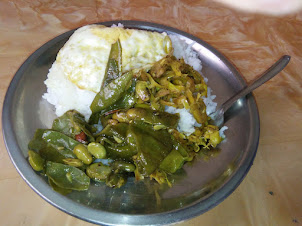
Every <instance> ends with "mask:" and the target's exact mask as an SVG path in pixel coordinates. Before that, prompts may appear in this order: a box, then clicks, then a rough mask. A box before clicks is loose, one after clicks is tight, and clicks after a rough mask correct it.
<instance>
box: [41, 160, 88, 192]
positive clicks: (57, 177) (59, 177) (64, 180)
mask: <svg viewBox="0 0 302 226" xmlns="http://www.w3.org/2000/svg"><path fill="white" fill-rule="evenodd" d="M46 175H47V176H48V177H49V178H50V179H51V180H52V181H53V182H54V183H55V184H56V185H57V186H59V187H61V188H64V189H72V190H77V191H83V190H87V189H88V187H89V184H90V178H89V177H88V176H87V175H86V174H85V173H84V172H83V171H82V170H80V169H78V168H76V167H73V166H68V165H64V164H60V163H55V162H47V163H46Z"/></svg>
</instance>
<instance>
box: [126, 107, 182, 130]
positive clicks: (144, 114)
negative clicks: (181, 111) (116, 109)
mask: <svg viewBox="0 0 302 226" xmlns="http://www.w3.org/2000/svg"><path fill="white" fill-rule="evenodd" d="M127 116H128V118H129V119H135V120H142V121H144V122H146V123H149V124H152V125H163V126H165V127H169V128H176V127H177V125H178V121H179V115H178V114H170V113H167V112H160V111H153V110H151V109H146V108H131V109H129V110H128V111H127Z"/></svg>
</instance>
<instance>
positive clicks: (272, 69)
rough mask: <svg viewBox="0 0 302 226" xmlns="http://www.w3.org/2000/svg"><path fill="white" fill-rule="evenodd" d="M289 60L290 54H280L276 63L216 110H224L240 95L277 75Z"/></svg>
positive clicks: (244, 94) (242, 95) (247, 92)
mask: <svg viewBox="0 0 302 226" xmlns="http://www.w3.org/2000/svg"><path fill="white" fill-rule="evenodd" d="M289 60H290V56H288V55H284V56H282V57H281V58H280V59H279V60H278V61H277V62H276V63H274V64H273V65H272V66H271V67H270V68H269V69H267V70H266V71H265V72H263V74H262V75H261V76H259V78H258V79H256V80H255V81H253V82H252V83H251V84H249V85H248V86H247V87H246V88H244V89H242V90H240V91H239V92H238V93H236V94H235V95H234V96H233V97H231V98H230V99H228V100H227V101H226V102H225V103H224V104H222V105H221V107H220V109H218V112H222V113H224V112H226V111H227V110H228V109H229V108H230V107H231V106H232V105H233V104H234V102H236V101H237V100H238V99H240V98H241V97H244V96H246V95H247V94H249V93H250V92H252V91H253V90H254V89H256V88H258V87H259V86H261V85H262V84H263V83H265V82H267V81H268V80H270V79H271V78H273V77H274V76H275V75H277V74H278V73H279V72H280V71H282V70H283V68H285V66H286V65H287V64H288V62H289Z"/></svg>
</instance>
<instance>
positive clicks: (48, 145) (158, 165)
mask: <svg viewBox="0 0 302 226" xmlns="http://www.w3.org/2000/svg"><path fill="white" fill-rule="evenodd" d="M121 54H122V52H121V47H120V42H119V41H118V42H116V43H115V44H113V45H112V48H111V52H110V56H109V60H108V65H107V69H106V78H105V79H104V84H103V86H102V88H101V91H100V92H99V93H98V94H97V95H96V96H95V98H94V100H93V102H92V104H91V106H90V109H91V111H92V115H91V117H90V120H89V122H86V121H85V119H84V116H83V115H81V114H80V113H78V112H76V111H74V110H70V111H68V112H66V113H65V114H64V115H63V116H61V117H59V118H57V119H55V120H54V122H53V125H52V128H51V129H38V130H37V131H36V133H35V135H34V138H33V139H32V140H31V141H30V142H29V145H28V148H29V151H28V155H29V158H28V160H29V163H30V165H31V166H32V168H33V169H34V170H36V171H41V172H42V173H44V174H45V175H47V177H48V180H49V184H50V185H51V186H52V188H53V189H54V190H55V191H57V192H60V193H61V194H64V195H65V194H68V193H69V192H71V191H72V190H78V191H82V190H87V189H88V188H89V184H90V181H91V180H94V181H97V182H100V183H106V185H107V186H109V187H112V188H119V187H121V186H122V185H124V184H125V183H126V182H127V178H128V177H132V176H135V178H136V180H142V179H144V178H150V179H154V180H156V181H157V182H158V183H160V184H162V183H167V184H168V185H169V186H171V182H170V181H169V176H170V175H171V174H173V173H175V172H176V171H177V170H179V169H180V168H182V166H183V165H184V164H185V163H186V162H190V161H192V160H193V159H194V157H195V156H196V154H197V153H198V152H200V151H204V150H207V151H211V149H212V148H215V147H216V146H217V145H218V144H219V143H220V142H221V140H222V138H221V137H220V136H219V129H218V128H217V127H216V126H213V125H209V117H208V116H207V114H206V106H205V104H204V102H203V99H202V97H205V96H206V95H207V85H206V83H205V82H204V80H203V78H202V76H201V75H200V74H199V73H198V72H196V71H195V70H194V69H193V68H192V67H191V66H189V65H187V64H186V63H185V62H184V61H183V60H182V59H181V60H177V59H176V58H175V57H173V56H170V55H169V56H166V57H165V58H163V59H161V60H160V61H158V62H156V63H155V64H154V65H153V66H152V68H151V69H150V70H148V71H145V70H141V71H129V72H127V73H125V74H121V65H122V64H121V59H122V57H121ZM166 106H172V107H175V108H185V109H187V110H188V111H189V112H190V113H191V114H192V115H193V117H194V118H195V120H196V122H197V123H199V124H201V126H200V127H196V128H195V132H194V133H192V134H190V135H188V134H185V133H181V132H179V131H178V130H177V126H178V123H179V118H180V116H179V115H178V114H170V113H167V112H165V107H166ZM100 125H101V126H102V128H103V129H102V130H99V129H98V128H100ZM105 159H106V161H104V160H105Z"/></svg>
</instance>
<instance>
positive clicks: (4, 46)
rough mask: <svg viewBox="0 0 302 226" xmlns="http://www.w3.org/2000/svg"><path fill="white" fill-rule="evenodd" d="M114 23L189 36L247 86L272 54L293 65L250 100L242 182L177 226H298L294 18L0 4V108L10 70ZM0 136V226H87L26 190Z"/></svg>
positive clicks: (184, 5) (299, 128)
mask: <svg viewBox="0 0 302 226" xmlns="http://www.w3.org/2000/svg"><path fill="white" fill-rule="evenodd" d="M121 19H123V20H143V21H150V22H155V23H160V24H164V25H168V26H171V27H175V28H178V29H180V30H183V31H185V32H188V33H190V34H192V35H195V36H196V37H199V38H200V39H203V40H205V41H206V42H208V43H209V44H211V45H212V46H214V47H215V48H216V49H218V50H219V51H221V52H222V53H223V54H224V55H225V56H226V57H228V58H229V59H230V60H231V62H232V63H233V64H234V65H236V67H237V68H238V70H239V71H240V72H241V73H242V74H243V76H244V78H245V79H246V80H247V81H251V80H253V79H254V78H255V77H256V76H257V75H259V74H260V73H261V72H262V71H264V70H265V69H267V67H268V66H270V65H271V64H272V63H273V62H274V61H276V60H277V59H278V58H279V57H280V56H282V55H284V54H288V55H290V56H291V57H292V59H291V62H290V63H289V65H288V66H287V67H286V69H285V70H284V71H283V72H282V73H280V74H279V75H278V76H276V77H275V78H273V79H272V80H271V81H269V82H268V83H267V84H265V85H264V86H262V87H260V88H258V89H257V90H256V91H255V92H254V96H255V98H256V101H257V104H258V108H259V114H260V124H261V125H260V128H261V134H260V143H259V148H258V153H257V156H256V158H255V161H254V165H253V166H252V168H251V170H250V171H249V173H248V175H247V176H246V178H245V179H244V181H243V182H242V183H241V184H240V186H239V187H238V188H237V189H236V190H235V192H233V193H232V194H231V195H230V196H229V197H228V198H227V199H226V200H225V201H223V202H222V203H221V204H219V205H218V206H217V207H215V208H213V209H212V210H210V211H208V212H207V213H205V214H203V215H201V216H198V217H196V218H194V219H190V220H188V221H185V222H182V223H180V224H179V225H181V226H187V225H240V226H241V225H302V13H298V14H292V15H288V16H282V17H273V16H264V15H257V14H249V13H243V12H239V11H236V10H233V9H229V8H226V7H224V6H223V5H221V4H218V3H213V2H212V1H210V0H208V1H207V0H206V1H202V0H199V1H197V0H191V1H187V0H175V1H172V0H164V1H160V0H124V1H123V0H120V1H119V0H111V1H109V0H108V1H106V0H100V1H94V0H85V1H80V0H70V1H54V0H48V1H46V0H45V1H44V0H43V1H30V0H28V1H21V0H13V1H4V0H1V1H0V65H1V66H0V101H1V106H2V104H3V100H4V96H5V93H6V89H7V87H8V86H9V83H10V81H11V79H12V78H13V76H14V74H15V72H16V71H17V69H18V68H19V67H20V66H21V64H22V63H23V61H24V60H25V59H26V58H27V57H28V56H29V55H30V54H31V53H33V52H34V51H35V50H36V49H37V48H38V47H40V46H41V45H42V44H44V43H45V42H47V41H48V40H50V39H52V38H54V37H56V36H57V35H59V34H61V33H63V32H65V31H68V30H70V29H73V28H76V27H79V26H83V25H86V24H89V23H95V22H102V21H109V20H121ZM0 133H1V140H0V225H92V224H89V223H86V222H84V221H82V220H79V219H76V218H74V217H72V216H69V215H67V214H65V213H63V212H61V211H60V210H58V209H56V208H55V207H53V206H52V205H50V204H48V203H47V202H46V201H44V200H43V199H42V198H40V197H39V196H38V195H37V194H36V193H35V192H34V191H33V190H31V189H30V187H29V186H28V185H27V184H26V183H25V182H24V181H23V179H22V178H21V176H20V175H19V174H18V173H17V171H16V169H15V168H14V166H13V164H12V163H11V161H10V159H9V156H8V154H7V151H6V148H5V145H4V141H3V138H2V130H1V132H0ZM270 191H272V192H273V194H272V195H271V194H269V192H270Z"/></svg>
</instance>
